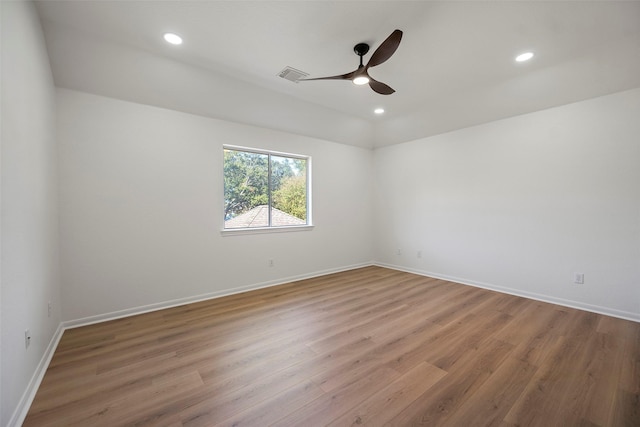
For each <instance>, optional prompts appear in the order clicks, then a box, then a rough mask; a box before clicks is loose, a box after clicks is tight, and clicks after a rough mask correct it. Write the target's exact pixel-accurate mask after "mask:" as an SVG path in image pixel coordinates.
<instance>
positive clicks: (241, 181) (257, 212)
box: [224, 149, 269, 228]
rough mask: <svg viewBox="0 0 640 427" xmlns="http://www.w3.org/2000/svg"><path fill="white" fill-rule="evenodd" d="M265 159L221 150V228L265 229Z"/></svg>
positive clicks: (266, 207)
mask: <svg viewBox="0 0 640 427" xmlns="http://www.w3.org/2000/svg"><path fill="white" fill-rule="evenodd" d="M268 159H269V156H268V155H267V154H261V153H251V152H246V151H236V150H228V149H225V150H224V219H225V228H247V227H268V226H269V212H268V205H269V188H268V182H269V180H268V174H269V160H268Z"/></svg>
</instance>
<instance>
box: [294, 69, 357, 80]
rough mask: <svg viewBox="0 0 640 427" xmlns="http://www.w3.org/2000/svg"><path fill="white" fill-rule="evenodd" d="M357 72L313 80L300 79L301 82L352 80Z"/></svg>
mask: <svg viewBox="0 0 640 427" xmlns="http://www.w3.org/2000/svg"><path fill="white" fill-rule="evenodd" d="M356 71H358V70H356ZM356 71H352V72H350V73H347V74H340V75H339V76H328V77H316V78H313V79H300V80H299V81H301V82H304V81H310V80H351V79H352V78H353V76H355V74H356Z"/></svg>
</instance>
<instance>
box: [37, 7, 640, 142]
mask: <svg viewBox="0 0 640 427" xmlns="http://www.w3.org/2000/svg"><path fill="white" fill-rule="evenodd" d="M37 9H38V12H39V14H40V17H41V20H42V24H43V28H44V32H45V38H46V42H47V48H48V50H49V56H50V59H51V66H52V71H53V75H54V80H55V83H56V85H57V86H59V87H64V88H70V89H76V90H81V91H86V92H90V93H95V94H99V95H104V96H109V97H114V98H119V99H124V100H129V101H134V102H139V103H144V104H149V105H156V106H160V107H164V108H170V109H174V110H178V111H185V112H189V113H194V114H199V115H204V116H209V117H214V118H221V119H225V120H231V121H236V122H241V123H247V124H252V125H259V126H264V127H268V128H273V129H279V130H285V131H288V132H294V133H299V134H304V135H309V136H313V137H319V138H323V139H328V140H332V141H336V142H340V143H346V144H351V145H356V146H361V147H379V146H384V145H390V144H396V143H401V142H405V141H409V140H413V139H417V138H421V137H426V136H431V135H435V134H439V133H443V132H447V131H451V130H455V129H460V128H463V127H467V126H471V125H475V124H479V123H485V122H489V121H493V120H497V119H501V118H506V117H511V116H514V115H518V114H523V113H528V112H532V111H537V110H541V109H545V108H549V107H553V106H557V105H562V104H567V103H571V102H575V101H580V100H584V99H588V98H593V97H596V96H601V95H605V94H608V93H613V92H617V91H622V90H626V89H631V88H635V87H640V2H638V1H623V2H617V1H601V2H599V1H566V2H565V1H544V2H540V1H513V2H510V1H469V2H462V1H460V2H457V1H456V2H426V1H425V2H420V1H407V2H403V1H286V2H282V1H237V2H236V1H233V2H232V1H210V2H204V1H199V2H196V1H122V2H101V1H56V0H48V1H40V2H37ZM396 28H398V29H401V30H403V31H404V37H403V39H402V43H401V44H400V47H399V48H398V50H397V51H396V53H395V54H394V56H393V57H392V58H391V59H390V60H389V61H387V62H385V63H384V64H381V65H379V66H377V67H375V68H372V69H371V70H370V73H371V75H372V76H373V77H374V78H376V79H379V80H381V81H384V82H386V83H388V84H389V85H390V86H392V87H393V88H394V89H395V90H396V93H395V94H393V95H389V96H383V95H379V94H376V93H375V92H373V91H372V90H371V89H369V88H368V87H366V86H363V87H359V86H355V85H353V84H351V83H350V82H348V81H312V82H300V83H293V82H290V81H288V80H285V79H282V78H280V77H278V73H279V72H280V71H281V70H282V69H283V68H284V67H286V66H290V67H293V68H296V69H299V70H302V71H304V72H306V73H309V74H310V77H321V76H327V75H335V74H341V73H345V72H348V71H351V70H353V69H355V68H356V67H357V64H358V57H357V56H356V55H355V54H354V52H353V46H354V45H355V44H356V43H359V42H366V43H369V44H370V45H371V51H370V53H369V54H368V55H367V56H365V58H364V59H365V61H366V60H367V59H368V57H369V56H370V55H371V53H372V52H373V51H374V50H375V48H376V47H377V46H378V45H379V44H380V43H381V42H382V41H383V40H384V39H385V38H386V37H387V36H388V35H389V34H390V33H391V32H392V31H393V30H394V29H396ZM168 31H170V32H175V33H178V34H180V35H181V36H182V37H183V39H184V43H183V44H182V45H181V46H171V45H168V44H167V43H166V42H165V41H164V40H163V39H162V35H163V34H164V33H165V32H168ZM525 51H531V52H534V53H535V56H534V58H533V59H532V60H531V61H528V62H526V63H516V62H515V61H514V58H515V56H516V55H517V54H519V53H522V52H525ZM376 107H382V108H384V109H385V110H386V112H385V113H384V114H383V115H380V116H376V115H375V114H374V113H373V110H374V108H376Z"/></svg>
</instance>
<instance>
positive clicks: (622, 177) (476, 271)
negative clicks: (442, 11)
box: [374, 89, 640, 320]
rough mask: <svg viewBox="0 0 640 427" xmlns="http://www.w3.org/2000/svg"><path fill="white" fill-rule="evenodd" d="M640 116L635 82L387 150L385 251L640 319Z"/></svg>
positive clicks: (420, 265)
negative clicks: (580, 279)
mask: <svg viewBox="0 0 640 427" xmlns="http://www.w3.org/2000/svg"><path fill="white" fill-rule="evenodd" d="M639 118H640V89H635V90H630V91H626V92H621V93H617V94H613V95H609V96H604V97H601V98H595V99H591V100H588V101H584V102H579V103H575V104H570V105H566V106H562V107H558V108H553V109H549V110H544V111H540V112H536V113H531V114H527V115H523V116H518V117H513V118H510V119H505V120H500V121H497V122H493V123H489V124H485V125H480V126H476V127H472V128H467V129H463V130H459V131H455V132H451V133H447V134H443V135H439V136H435V137H431V138H426V139H420V140H417V141H414V142H410V143H405V144H401V145H396V146H391V147H387V148H383V149H378V150H376V151H375V154H374V171H375V185H376V187H375V188H376V193H375V209H374V210H375V212H376V214H377V217H376V222H375V224H376V231H377V243H376V247H377V254H376V259H377V260H378V261H379V262H380V263H382V264H386V265H392V266H395V267H398V268H401V269H407V270H412V271H417V272H421V273H425V274H430V275H434V276H439V277H445V278H451V279H453V280H456V281H460V282H463V283H469V284H475V285H480V286H486V287H491V288H496V289H502V290H507V291H509V292H513V293H516V294H521V295H528V296H532V297H536V298H542V299H547V300H551V301H557V302H561V303H564V304H569V305H574V306H578V307H583V308H589V309H592V310H597V311H602V312H605V313H610V314H614V315H618V316H623V317H628V318H633V319H635V320H640V286H639V284H640V137H639V135H640V120H638V119H639ZM397 249H401V250H402V255H397V254H396V250H397ZM417 251H422V258H418V257H417ZM574 272H581V273H584V275H585V276H584V284H583V285H576V284H574V283H573V273H574Z"/></svg>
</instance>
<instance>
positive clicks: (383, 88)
mask: <svg viewBox="0 0 640 427" xmlns="http://www.w3.org/2000/svg"><path fill="white" fill-rule="evenodd" d="M369 86H371V89H373V90H374V92H378V93H379V94H380V95H391V94H392V93H394V92H395V90H393V89H392V88H391V87H389V85H386V84H384V83H382V82H379V81H377V80H374V79H372V78H371V77H369Z"/></svg>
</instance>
